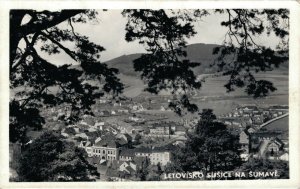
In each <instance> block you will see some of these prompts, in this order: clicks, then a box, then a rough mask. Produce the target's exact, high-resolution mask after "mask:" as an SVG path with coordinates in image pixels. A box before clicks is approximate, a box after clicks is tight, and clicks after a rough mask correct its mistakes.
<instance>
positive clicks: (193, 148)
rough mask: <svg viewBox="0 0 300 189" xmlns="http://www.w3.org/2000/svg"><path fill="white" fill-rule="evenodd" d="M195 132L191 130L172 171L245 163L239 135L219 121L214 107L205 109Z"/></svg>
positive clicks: (224, 167) (224, 168) (220, 168)
mask: <svg viewBox="0 0 300 189" xmlns="http://www.w3.org/2000/svg"><path fill="white" fill-rule="evenodd" d="M200 116H201V119H200V121H199V123H198V124H197V126H196V128H195V132H194V133H189V135H188V139H187V141H186V144H185V147H182V148H180V149H179V150H178V151H176V153H174V157H173V162H172V164H173V165H169V166H168V167H167V170H169V171H174V170H177V171H189V172H190V171H203V172H204V173H206V172H212V171H230V170H233V169H235V168H236V167H238V166H239V165H240V164H241V159H240V156H239V138H238V136H235V135H232V134H231V133H230V132H229V131H228V130H227V128H226V125H224V124H223V123H220V122H218V121H216V116H215V115H214V114H213V113H212V110H210V109H204V110H203V111H202V113H201V114H200Z"/></svg>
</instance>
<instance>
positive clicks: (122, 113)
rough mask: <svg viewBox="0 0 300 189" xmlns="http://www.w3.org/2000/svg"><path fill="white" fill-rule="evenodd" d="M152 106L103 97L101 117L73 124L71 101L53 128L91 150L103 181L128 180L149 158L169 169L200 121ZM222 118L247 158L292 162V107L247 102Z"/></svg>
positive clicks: (53, 117)
mask: <svg viewBox="0 0 300 189" xmlns="http://www.w3.org/2000/svg"><path fill="white" fill-rule="evenodd" d="M153 104H155V103H153ZM98 106H99V107H100V106H101V107H102V108H101V109H100V108H97V107H98ZM103 107H105V108H103ZM152 107H156V108H157V110H153V108H152V109H149V108H147V107H145V105H143V104H142V103H136V102H132V101H130V100H124V101H122V102H121V101H119V102H114V103H112V102H111V101H110V100H103V99H102V100H100V101H99V102H97V103H96V105H95V112H96V114H95V116H90V115H85V116H83V119H82V120H81V121H80V122H79V123H77V124H70V125H67V126H65V125H63V124H62V123H63V121H64V120H65V119H67V117H68V116H70V114H71V110H70V108H69V107H68V106H61V107H58V108H52V109H51V111H49V112H47V113H46V114H47V117H48V119H49V120H48V122H49V124H52V125H54V127H53V128H52V129H53V130H56V131H58V132H60V134H61V135H62V136H64V137H65V139H66V140H68V141H72V142H74V143H75V144H76V145H77V146H78V147H79V148H81V149H84V150H85V151H86V153H87V154H88V159H87V160H88V161H89V163H90V164H92V165H94V166H95V167H97V170H98V172H99V173H100V180H107V181H120V180H122V181H124V180H139V179H140V178H139V176H138V172H139V171H141V169H143V166H144V165H145V162H147V169H151V170H154V171H157V170H161V171H162V172H163V171H164V168H165V167H166V166H167V165H168V164H171V163H172V152H173V150H174V149H175V148H176V147H180V146H184V145H185V141H186V140H187V133H188V132H192V131H193V129H194V128H195V125H196V124H197V122H198V120H197V119H196V118H195V117H191V119H181V120H180V121H172V120H169V119H168V118H167V116H166V115H165V114H164V113H168V112H171V110H169V109H168V108H165V107H164V106H159V105H157V104H156V105H153V106H152ZM217 119H218V121H219V122H222V123H224V124H225V125H227V128H228V129H229V130H230V132H232V133H233V134H235V135H238V136H239V143H240V146H241V149H240V151H241V154H240V156H241V159H242V160H243V161H245V162H246V161H247V160H248V159H249V158H250V157H251V158H257V159H261V158H263V159H270V160H280V161H288V159H289V149H288V148H289V143H288V106H284V105H280V106H279V105H269V106H267V107H259V106H257V105H241V106H239V107H236V108H235V109H233V110H232V111H231V112H228V113H227V114H223V115H219V116H218V117H217ZM54 123H56V124H54ZM32 133H34V131H32Z"/></svg>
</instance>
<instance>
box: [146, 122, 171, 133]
mask: <svg viewBox="0 0 300 189" xmlns="http://www.w3.org/2000/svg"><path fill="white" fill-rule="evenodd" d="M170 134H171V127H170V126H169V125H166V124H154V125H153V126H152V127H151V128H150V135H170Z"/></svg>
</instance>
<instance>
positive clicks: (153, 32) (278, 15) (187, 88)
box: [123, 9, 289, 115]
mask: <svg viewBox="0 0 300 189" xmlns="http://www.w3.org/2000/svg"><path fill="white" fill-rule="evenodd" d="M209 14H227V16H228V20H225V21H222V22H221V26H224V27H227V28H228V32H227V33H226V36H225V40H224V42H223V44H222V46H221V47H216V48H215V49H214V52H213V53H214V54H217V55H218V58H217V59H216V60H215V62H212V64H211V66H217V67H218V68H219V71H220V72H222V74H223V75H227V76H229V81H228V82H227V84H225V87H226V88H227V90H228V92H230V91H233V90H234V89H235V88H236V87H244V88H245V92H246V93H247V94H249V95H251V96H253V97H254V98H257V97H264V96H266V95H268V94H269V93H270V92H273V91H275V90H276V88H275V87H274V86H273V84H272V83H271V82H270V81H267V80H257V79H256V78H255V76H254V73H257V72H260V71H262V72H264V71H266V70H272V69H274V68H275V67H278V66H279V65H280V64H282V63H284V62H285V61H287V60H288V35H289V32H288V28H289V23H288V21H289V11H288V10H287V9H278V10H275V9H262V10H257V9H249V10H248V9H232V10H231V9H222V10H220V9H218V10H212V11H207V10H199V9H196V10H124V11H123V15H124V16H126V17H127V18H128V23H127V25H126V30H127V33H126V40H127V41H129V42H130V41H134V40H138V41H139V43H141V44H144V46H145V49H146V51H147V52H148V53H147V54H144V55H142V56H141V57H140V58H138V59H136V60H135V61H134V68H135V70H136V71H140V72H141V77H142V78H143V79H144V80H145V81H146V82H147V84H148V87H147V88H146V90H147V91H149V92H151V93H154V94H157V93H158V92H159V91H161V90H169V91H171V93H172V94H173V95H174V96H175V98H174V99H173V101H172V102H170V104H169V106H170V107H171V108H172V109H173V110H174V111H175V112H176V113H178V114H179V115H181V114H182V113H183V112H182V110H184V109H186V110H188V111H189V112H196V111H198V107H197V106H196V105H195V104H193V103H191V102H190V100H189V96H190V94H192V92H193V91H194V90H197V89H199V88H200V87H201V81H198V80H197V79H196V76H195V75H194V73H193V71H192V68H194V67H196V66H198V65H199V63H197V62H190V60H187V59H186V55H187V54H186V50H185V49H184V48H185V47H186V39H187V38H191V37H193V36H194V35H195V34H196V31H195V29H194V25H193V24H194V23H196V22H198V21H199V19H202V18H203V17H205V16H207V15H209ZM264 33H265V34H266V35H270V34H274V35H275V36H277V37H278V38H279V39H280V42H279V44H278V46H277V49H276V50H274V49H271V48H270V47H266V46H264V45H260V44H258V43H257V42H256V41H255V39H254V38H255V37H257V36H260V35H262V34H264Z"/></svg>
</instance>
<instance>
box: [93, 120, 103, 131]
mask: <svg viewBox="0 0 300 189" xmlns="http://www.w3.org/2000/svg"><path fill="white" fill-rule="evenodd" d="M104 125H105V122H104V121H100V122H98V121H97V122H96V123H95V124H94V127H95V128H97V129H99V130H103V127H104Z"/></svg>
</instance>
